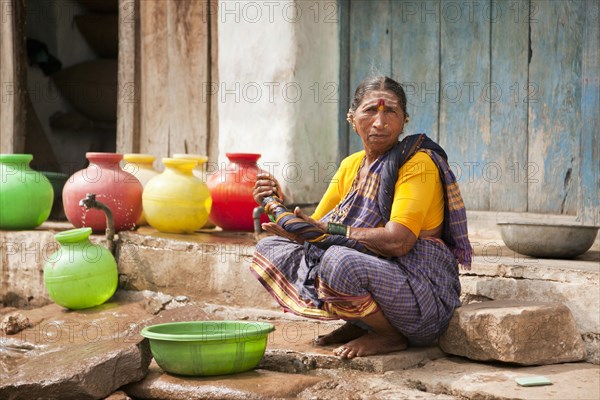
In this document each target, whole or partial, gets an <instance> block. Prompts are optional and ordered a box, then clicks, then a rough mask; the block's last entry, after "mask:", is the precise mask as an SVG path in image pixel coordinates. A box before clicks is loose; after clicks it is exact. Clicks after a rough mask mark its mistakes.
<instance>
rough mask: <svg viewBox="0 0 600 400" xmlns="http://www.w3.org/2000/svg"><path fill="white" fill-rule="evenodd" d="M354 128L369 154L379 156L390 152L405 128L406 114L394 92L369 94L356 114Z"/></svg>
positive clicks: (380, 91) (383, 91)
mask: <svg viewBox="0 0 600 400" xmlns="http://www.w3.org/2000/svg"><path fill="white" fill-rule="evenodd" d="M353 126H354V129H355V130H356V132H357V133H358V135H359V136H360V137H361V139H362V141H363V144H364V146H365V150H366V151H367V153H369V152H370V153H373V154H375V155H377V156H379V155H381V154H384V153H385V152H387V151H388V150H390V149H391V148H392V147H393V146H394V145H395V144H396V142H397V141H398V137H400V134H401V133H402V129H403V128H404V112H403V111H402V108H401V107H400V102H399V101H398V98H397V97H396V95H395V94H394V93H393V92H390V91H387V90H374V91H370V92H367V93H366V94H365V96H364V97H363V99H362V101H361V103H360V104H359V105H358V107H357V108H356V111H355V112H354V121H353Z"/></svg>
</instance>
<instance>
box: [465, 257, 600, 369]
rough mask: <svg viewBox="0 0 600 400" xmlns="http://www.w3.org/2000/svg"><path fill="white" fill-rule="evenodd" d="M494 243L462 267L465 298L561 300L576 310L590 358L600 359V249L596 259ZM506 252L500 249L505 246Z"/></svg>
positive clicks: (588, 358)
mask: <svg viewBox="0 0 600 400" xmlns="http://www.w3.org/2000/svg"><path fill="white" fill-rule="evenodd" d="M494 249H496V248H495V247H489V252H488V253H487V255H484V256H477V257H475V258H474V261H473V266H472V269H471V270H470V271H465V270H461V272H460V273H461V275H460V280H461V286H462V297H463V301H466V302H468V301H470V299H475V300H519V301H542V302H559V303H563V304H565V305H566V306H567V307H568V308H569V309H570V310H571V312H572V313H573V317H574V318H575V322H576V323H577V327H578V329H579V332H580V333H581V335H582V336H583V338H584V340H585V345H586V351H587V356H586V360H588V361H590V362H593V363H595V364H600V253H597V252H588V253H589V254H592V255H596V254H597V255H598V256H596V259H591V260H581V259H578V260H541V259H537V258H531V257H525V256H521V255H517V256H516V257H511V256H505V255H503V253H497V252H496V250H494ZM500 251H501V250H500Z"/></svg>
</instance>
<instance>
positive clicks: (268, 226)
mask: <svg viewBox="0 0 600 400" xmlns="http://www.w3.org/2000/svg"><path fill="white" fill-rule="evenodd" d="M261 227H262V228H263V230H265V231H267V232H269V233H272V234H273V235H277V236H280V237H284V238H286V239H289V240H291V241H292V242H296V243H299V244H304V239H302V238H301V237H300V236H298V235H294V234H293V233H289V232H288V231H286V230H285V229H283V228H282V227H281V226H279V225H277V224H276V223H275V222H267V223H263V224H262V225H261Z"/></svg>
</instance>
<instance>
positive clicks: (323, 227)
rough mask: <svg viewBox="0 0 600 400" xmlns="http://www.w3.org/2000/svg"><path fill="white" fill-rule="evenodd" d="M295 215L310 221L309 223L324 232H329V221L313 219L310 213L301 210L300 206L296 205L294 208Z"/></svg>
mask: <svg viewBox="0 0 600 400" xmlns="http://www.w3.org/2000/svg"><path fill="white" fill-rule="evenodd" d="M294 215H295V216H296V217H298V218H300V219H302V220H303V221H304V222H308V223H309V224H311V225H314V226H315V227H317V228H318V229H320V230H321V231H323V233H327V222H322V221H317V220H315V219H312V218H311V217H309V216H308V215H306V214H304V213H303V212H302V211H301V210H300V207H296V208H295V209H294Z"/></svg>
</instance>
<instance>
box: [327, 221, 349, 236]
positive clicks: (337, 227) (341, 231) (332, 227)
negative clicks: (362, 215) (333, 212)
mask: <svg viewBox="0 0 600 400" xmlns="http://www.w3.org/2000/svg"><path fill="white" fill-rule="evenodd" d="M347 232H348V226H347V225H344V224H336V223H334V222H328V223H327V233H330V234H332V235H342V236H346V234H347Z"/></svg>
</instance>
